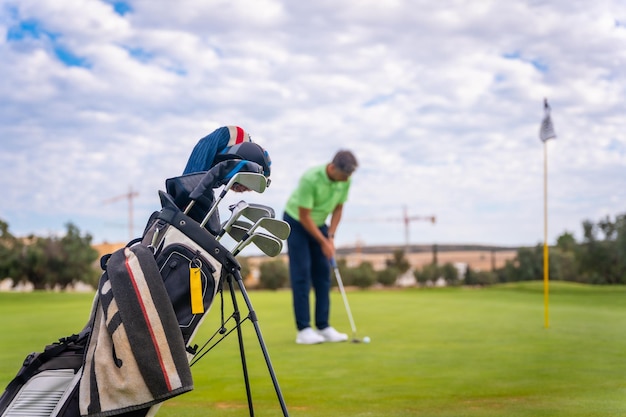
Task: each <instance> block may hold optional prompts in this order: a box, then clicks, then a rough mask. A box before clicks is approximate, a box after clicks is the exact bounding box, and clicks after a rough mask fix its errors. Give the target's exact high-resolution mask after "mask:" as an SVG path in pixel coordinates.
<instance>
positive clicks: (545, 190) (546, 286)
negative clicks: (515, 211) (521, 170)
mask: <svg viewBox="0 0 626 417" xmlns="http://www.w3.org/2000/svg"><path fill="white" fill-rule="evenodd" d="M548 256H549V255H548V141H547V140H546V141H544V142H543V305H544V327H545V328H546V329H547V328H548V327H550V314H549V312H548V309H549V306H548V304H549V298H550V294H549V292H550V288H549V287H550V284H549V282H550V279H549V275H550V274H549V268H548V267H549V263H548Z"/></svg>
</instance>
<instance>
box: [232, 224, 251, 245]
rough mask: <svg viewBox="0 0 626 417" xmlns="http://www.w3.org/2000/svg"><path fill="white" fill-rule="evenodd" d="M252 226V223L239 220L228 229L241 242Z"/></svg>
mask: <svg viewBox="0 0 626 417" xmlns="http://www.w3.org/2000/svg"><path fill="white" fill-rule="evenodd" d="M251 227H252V223H248V222H245V221H243V220H237V221H235V222H233V224H232V225H231V227H230V228H229V229H228V231H227V232H228V235H229V236H230V237H231V238H232V239H233V240H235V241H236V242H241V241H242V240H243V239H244V238H245V237H246V236H247V234H248V231H249V230H250V228H251Z"/></svg>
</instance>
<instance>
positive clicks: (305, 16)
mask: <svg viewBox="0 0 626 417" xmlns="http://www.w3.org/2000/svg"><path fill="white" fill-rule="evenodd" d="M544 98H547V99H548V102H549V104H550V106H551V109H552V112H551V116H552V121H553V123H554V128H555V132H556V134H557V138H556V139H554V140H549V141H547V142H546V143H545V144H544V143H543V142H542V141H541V140H540V139H539V135H538V134H539V126H540V123H541V120H542V118H543V116H544V108H543V102H544ZM625 103H626V3H624V2H623V1H622V0H596V1H594V2H587V1H582V0H557V1H539V0H527V1H522V0H511V1H506V2H505V1H496V0H474V1H469V0H466V1H463V0H443V1H436V2H435V1H430V0H386V1H374V0H360V1H357V0H333V1H328V0H319V1H315V2H302V1H297V0H229V1H222V0H215V1H208V0H181V1H179V2H172V1H166V0H127V1H105V0H1V1H0V190H1V194H2V197H1V198H0V220H2V221H4V222H6V223H8V225H9V231H10V232H11V233H12V234H14V235H17V236H25V235H28V234H35V235H40V236H56V235H61V234H62V233H63V232H64V231H65V230H66V225H67V224H68V223H70V222H71V223H73V224H74V225H75V226H77V227H78V228H79V230H80V231H81V232H82V233H88V234H90V235H91V236H92V237H93V241H94V242H95V243H100V242H120V241H127V240H129V239H130V237H131V236H132V237H136V236H139V235H140V234H141V232H142V231H143V227H144V225H145V223H146V221H147V219H148V217H149V216H150V214H151V213H152V212H153V211H155V210H158V209H159V208H160V206H159V198H158V191H159V190H163V189H164V187H165V185H164V184H165V180H166V179H167V178H171V177H175V176H178V175H180V174H181V173H182V171H183V169H184V167H185V164H186V161H187V158H188V157H189V154H190V153H191V150H192V149H193V146H194V145H195V144H196V143H197V141H198V140H199V139H200V138H202V137H204V136H205V135H207V134H209V133H210V132H212V131H213V130H215V129H217V128H219V127H221V126H226V125H238V126H241V127H242V128H244V129H245V130H246V131H247V132H249V134H250V136H251V137H252V139H253V140H254V141H255V142H257V143H259V144H260V145H262V146H263V147H264V148H266V149H267V150H268V152H269V154H270V155H271V158H272V176H271V178H272V183H271V185H270V187H269V188H268V189H267V190H266V191H265V192H264V193H263V194H255V193H245V194H235V193H229V194H228V195H227V197H226V198H225V200H224V202H223V204H221V205H220V213H221V215H222V220H225V219H226V218H227V215H228V214H229V212H228V209H227V207H228V205H229V204H233V203H236V202H237V201H239V200H245V201H248V202H254V203H259V204H266V205H270V206H272V207H273V208H274V209H275V211H276V213H277V216H282V212H283V208H284V205H285V202H286V200H287V199H288V197H289V194H290V193H291V191H292V190H293V189H294V188H295V187H296V185H297V183H298V180H299V177H300V175H301V174H302V173H303V172H304V171H305V170H306V169H307V168H309V167H312V166H315V165H320V164H325V163H328V162H329V161H330V160H331V158H332V156H333V155H334V153H335V152H336V151H338V150H339V149H349V150H352V151H353V152H354V153H355V155H356V156H357V159H358V161H359V168H358V170H357V171H356V172H355V173H354V175H353V182H352V187H351V191H350V196H349V201H348V202H347V203H346V205H345V207H344V213H343V220H342V223H341V225H340V227H339V230H338V232H337V237H336V244H337V246H353V245H356V244H358V245H387V244H390V245H393V244H404V243H406V237H407V232H408V240H409V243H412V244H433V243H437V244H448V243H449V244H488V245H501V246H534V245H537V244H540V243H542V242H543V240H544V174H547V186H548V191H547V206H548V216H547V218H548V243H550V244H553V243H555V242H556V239H557V237H558V236H560V235H562V234H563V233H565V232H569V233H572V234H573V235H574V236H575V237H576V239H577V240H579V241H580V240H581V239H582V222H583V221H585V220H590V221H592V222H597V221H599V220H601V219H603V218H605V217H606V216H609V217H610V218H614V217H615V216H616V215H619V214H623V213H625V212H626V175H624V174H625V173H626V117H625V116H626V104H625ZM546 166H547V170H546V169H545V168H546ZM130 192H132V193H136V194H137V195H136V197H134V198H132V199H128V198H125V197H124V195H126V194H128V193H130ZM131 202H132V206H131V205H130V204H129V203H131ZM131 207H132V217H131V216H130V210H129V209H130V208H131ZM405 210H406V213H407V214H408V215H409V216H411V217H412V218H415V219H414V220H411V221H410V222H409V223H408V226H409V227H408V229H407V228H405V223H404V222H403V221H402V220H403V216H404V213H405ZM430 216H435V218H436V222H435V223H432V222H430V221H428V218H429V217H430ZM130 219H132V226H133V229H132V233H131V232H130V231H129V220H130Z"/></svg>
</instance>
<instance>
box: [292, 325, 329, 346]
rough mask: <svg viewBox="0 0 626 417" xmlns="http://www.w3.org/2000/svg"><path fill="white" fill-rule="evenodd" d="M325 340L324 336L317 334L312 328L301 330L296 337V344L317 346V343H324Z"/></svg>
mask: <svg viewBox="0 0 626 417" xmlns="http://www.w3.org/2000/svg"><path fill="white" fill-rule="evenodd" d="M324 340H325V339H324V337H323V336H322V335H320V334H318V333H316V332H315V331H314V330H313V329H311V328H310V327H307V328H306V329H302V330H300V331H299V332H298V335H297V336H296V343H297V344H299V345H315V344H317V343H323V342H324Z"/></svg>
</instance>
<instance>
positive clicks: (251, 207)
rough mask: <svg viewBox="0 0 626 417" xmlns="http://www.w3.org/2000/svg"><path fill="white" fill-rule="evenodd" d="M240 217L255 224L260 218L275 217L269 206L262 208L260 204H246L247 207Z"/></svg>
mask: <svg viewBox="0 0 626 417" xmlns="http://www.w3.org/2000/svg"><path fill="white" fill-rule="evenodd" d="M242 216H244V217H245V218H247V219H248V220H251V221H253V222H256V221H257V220H259V219H260V218H262V217H276V213H275V212H274V209H273V208H272V207H269V206H264V205H262V204H255V203H248V206H247V207H246V209H245V210H244V211H243V213H242Z"/></svg>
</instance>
